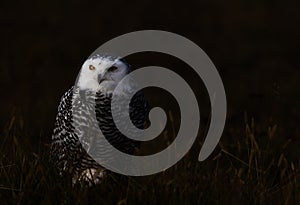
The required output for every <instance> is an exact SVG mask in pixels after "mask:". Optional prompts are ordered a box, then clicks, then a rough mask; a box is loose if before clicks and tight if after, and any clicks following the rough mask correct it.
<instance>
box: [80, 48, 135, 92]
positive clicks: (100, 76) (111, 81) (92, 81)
mask: <svg viewBox="0 0 300 205" xmlns="http://www.w3.org/2000/svg"><path fill="white" fill-rule="evenodd" d="M129 72H130V66H129V65H128V64H127V63H125V61H124V60H122V59H120V58H116V57H112V56H103V55H99V54H97V55H95V56H92V57H91V58H89V59H87V60H86V61H85V62H84V63H83V65H82V67H81V70H80V74H79V78H78V81H77V86H78V87H79V89H80V90H88V91H93V92H103V93H109V92H113V91H114V89H115V87H116V86H117V85H118V83H119V82H120V81H121V80H122V78H123V77H124V76H125V75H127V74H128V73H129Z"/></svg>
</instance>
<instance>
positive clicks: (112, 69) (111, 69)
mask: <svg viewBox="0 0 300 205" xmlns="http://www.w3.org/2000/svg"><path fill="white" fill-rule="evenodd" d="M117 69H118V67H116V66H112V67H110V68H109V69H108V72H114V71H116V70H117Z"/></svg>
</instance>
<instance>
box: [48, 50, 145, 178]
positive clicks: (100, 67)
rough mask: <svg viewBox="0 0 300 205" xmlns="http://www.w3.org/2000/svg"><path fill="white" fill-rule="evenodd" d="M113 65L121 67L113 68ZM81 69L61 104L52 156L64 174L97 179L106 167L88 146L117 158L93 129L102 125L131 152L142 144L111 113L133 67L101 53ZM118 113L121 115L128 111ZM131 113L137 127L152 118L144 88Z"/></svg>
mask: <svg viewBox="0 0 300 205" xmlns="http://www.w3.org/2000/svg"><path fill="white" fill-rule="evenodd" d="M92 66H93V67H92ZM111 67H117V69H116V68H114V69H113V71H110V70H111V69H110V68H111ZM116 70H117V71H116ZM80 72H81V73H80V75H79V80H78V82H77V84H76V86H73V87H71V88H70V89H69V90H68V91H67V92H66V93H65V94H64V95H63V97H62V98H61V102H60V105H59V107H58V114H57V117H56V122H55V128H54V131H53V135H52V145H51V160H52V162H53V163H54V164H55V166H56V167H57V168H58V170H59V172H60V174H70V175H72V177H73V181H74V182H76V181H78V180H91V181H93V182H94V183H97V182H98V181H99V178H101V177H102V176H103V174H104V170H105V169H104V168H102V167H101V166H100V165H99V164H98V163H97V162H96V161H95V160H94V159H92V158H91V157H90V156H89V155H88V154H87V151H86V150H89V151H91V152H97V154H99V155H101V156H105V157H107V159H110V158H111V159H113V156H111V153H110V150H109V149H107V148H105V147H101V143H100V142H99V141H97V140H98V137H97V136H93V134H91V133H95V132H97V130H98V129H99V128H100V129H101V132H102V134H103V135H104V136H105V138H106V139H107V140H108V141H109V143H110V144H111V145H113V146H114V147H115V148H117V149H118V150H120V151H122V152H125V153H127V154H133V153H134V150H135V149H136V148H137V147H138V146H139V141H135V140H132V139H129V138H127V137H126V136H124V135H123V134H122V133H121V132H120V131H119V130H118V129H117V128H116V126H115V123H114V121H113V118H112V114H111V98H112V92H113V90H114V88H115V86H116V85H117V84H118V82H119V81H120V80H121V79H122V78H123V77H124V76H125V75H127V74H128V73H129V72H130V70H129V67H128V65H127V64H126V63H124V62H123V61H122V60H120V59H118V58H111V57H107V56H99V55H97V56H93V57H91V58H90V59H88V60H87V61H86V62H85V63H84V64H83V66H82V69H81V71H80ZM99 76H100V77H99ZM103 79H104V80H103ZM94 81H96V82H94ZM126 89H127V90H128V88H126ZM129 89H130V86H129ZM125 93H126V92H125ZM120 103H122V102H120ZM95 113H96V114H95ZM117 114H118V115H120V116H121V115H124V114H126V113H117ZM127 115H128V113H127ZM129 115H130V119H131V121H132V122H133V124H134V125H135V126H136V127H137V128H140V129H143V128H144V125H145V122H146V121H147V120H148V104H147V101H146V99H145V97H144V95H143V93H142V92H141V91H139V92H138V93H136V94H135V95H134V97H133V98H132V100H131V102H130V105H129ZM93 118H95V119H94V120H93ZM95 121H96V122H97V123H95ZM89 153H90V152H89Z"/></svg>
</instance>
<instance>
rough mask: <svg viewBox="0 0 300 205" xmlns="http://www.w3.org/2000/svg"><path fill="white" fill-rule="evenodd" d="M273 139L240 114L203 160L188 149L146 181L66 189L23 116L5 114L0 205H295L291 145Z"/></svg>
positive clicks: (298, 199) (273, 133)
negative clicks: (7, 118) (238, 121)
mask: <svg viewBox="0 0 300 205" xmlns="http://www.w3.org/2000/svg"><path fill="white" fill-rule="evenodd" d="M258 127H260V128H259V129H258ZM261 127H264V128H265V129H261ZM170 133H172V130H171V131H170ZM280 137H282V136H279V135H278V133H277V125H269V124H266V125H260V126H257V125H255V122H254V120H253V119H250V120H249V118H248V117H247V116H245V120H244V122H241V124H240V125H239V126H233V125H232V126H231V125H228V124H227V127H226V129H225V132H224V136H223V138H222V141H221V142H220V144H219V147H218V148H217V149H216V150H215V152H214V154H213V155H212V156H211V157H210V158H209V159H207V160H206V161H205V162H202V163H199V162H197V153H198V152H199V149H198V148H197V146H198V147H199V145H195V146H193V148H192V150H191V151H190V153H189V154H188V155H187V156H186V157H184V159H183V160H181V161H180V162H179V163H177V164H176V165H175V166H173V167H172V168H170V169H168V170H166V171H165V172H162V173H159V174H155V175H152V176H147V177H124V176H119V175H116V174H111V176H110V177H109V178H108V179H107V180H106V181H103V183H102V184H100V185H97V186H94V187H90V188H88V187H86V186H84V184H78V185H76V186H74V187H72V185H71V180H70V179H69V178H61V177H60V176H58V175H57V174H56V172H55V170H54V168H53V167H51V165H50V164H49V163H48V147H47V145H45V143H44V142H42V140H36V138H34V137H32V136H29V135H27V134H26V130H25V128H24V123H23V119H22V118H20V117H17V116H13V117H12V118H11V120H10V122H8V123H7V125H6V127H5V128H4V130H3V132H2V134H1V138H0V139H1V141H0V152H1V154H0V201H1V204H241V203H243V204H299V203H300V195H299V185H298V179H299V163H298V162H299V160H298V158H297V159H296V160H295V159H293V160H291V159H288V157H287V156H286V149H287V148H288V147H289V144H290V143H291V140H286V142H285V143H280V144H278V143H276V140H275V139H277V138H280ZM37 139H38V138H37ZM194 153H195V154H194Z"/></svg>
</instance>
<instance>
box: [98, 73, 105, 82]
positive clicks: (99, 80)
mask: <svg viewBox="0 0 300 205" xmlns="http://www.w3.org/2000/svg"><path fill="white" fill-rule="evenodd" d="M104 80H105V77H104V76H102V75H101V74H99V75H98V83H99V84H101V83H102V82H103V81H104Z"/></svg>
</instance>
